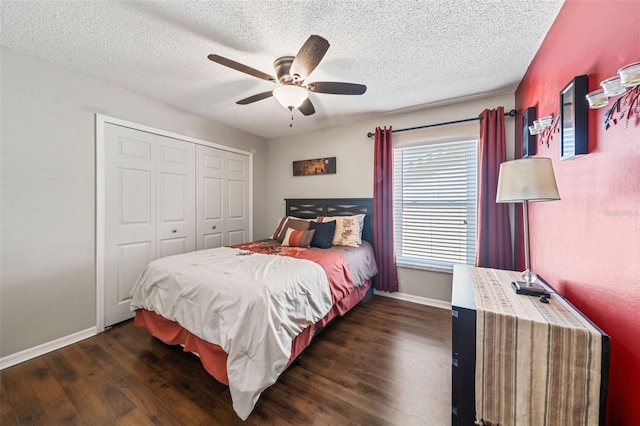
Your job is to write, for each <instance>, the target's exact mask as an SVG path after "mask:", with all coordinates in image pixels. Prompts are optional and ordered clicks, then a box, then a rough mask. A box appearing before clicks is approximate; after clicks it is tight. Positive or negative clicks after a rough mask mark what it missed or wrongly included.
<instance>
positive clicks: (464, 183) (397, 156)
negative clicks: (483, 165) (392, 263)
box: [393, 140, 478, 270]
mask: <svg viewBox="0 0 640 426" xmlns="http://www.w3.org/2000/svg"><path fill="white" fill-rule="evenodd" d="M393 167H394V188H393V191H394V195H393V197H394V205H393V207H394V233H395V249H396V257H397V262H398V264H399V265H405V266H415V267H424V268H436V269H445V270H450V269H453V264H455V263H466V264H469V265H472V264H474V263H475V257H476V228H477V217H476V211H477V193H478V190H477V181H478V177H477V175H478V141H476V140H471V141H457V142H442V143H429V144H424V145H420V146H412V147H407V148H396V149H395V150H394V166H393Z"/></svg>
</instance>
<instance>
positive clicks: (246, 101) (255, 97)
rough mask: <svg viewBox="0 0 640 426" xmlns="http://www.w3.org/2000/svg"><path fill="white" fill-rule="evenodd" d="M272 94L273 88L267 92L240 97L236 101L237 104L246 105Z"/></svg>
mask: <svg viewBox="0 0 640 426" xmlns="http://www.w3.org/2000/svg"><path fill="white" fill-rule="evenodd" d="M271 96H273V90H269V91H268V92H262V93H258V94H257V95H253V96H249V97H248V98H244V99H240V100H239V101H238V102H236V103H237V104H238V105H247V104H251V103H254V102H258V101H261V100H263V99H267V98H268V97H271Z"/></svg>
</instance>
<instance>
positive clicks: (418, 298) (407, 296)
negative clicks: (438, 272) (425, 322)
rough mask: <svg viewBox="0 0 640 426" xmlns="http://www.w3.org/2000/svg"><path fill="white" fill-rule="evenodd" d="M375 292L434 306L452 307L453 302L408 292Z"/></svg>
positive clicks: (374, 291)
mask: <svg viewBox="0 0 640 426" xmlns="http://www.w3.org/2000/svg"><path fill="white" fill-rule="evenodd" d="M373 294H375V295H377V296H384V297H390V298H391V299H399V300H404V301H407V302H413V303H418V304H420V305H427V306H433V307H435V308H441V309H449V310H450V309H451V302H445V301H444V300H439V299H431V298H429V297H422V296H414V295H413V294H407V293H388V292H386V291H378V290H373Z"/></svg>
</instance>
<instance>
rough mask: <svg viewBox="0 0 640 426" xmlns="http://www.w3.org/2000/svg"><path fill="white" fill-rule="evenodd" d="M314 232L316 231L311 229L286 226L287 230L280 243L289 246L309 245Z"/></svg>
mask: <svg viewBox="0 0 640 426" xmlns="http://www.w3.org/2000/svg"><path fill="white" fill-rule="evenodd" d="M315 233H316V231H315V230H313V229H312V230H311V231H299V230H297V229H293V228H288V229H287V232H286V233H285V234H284V239H283V240H282V245H283V246H289V247H309V246H310V245H311V240H312V239H313V235H314V234H315Z"/></svg>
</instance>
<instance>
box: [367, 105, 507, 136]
mask: <svg viewBox="0 0 640 426" xmlns="http://www.w3.org/2000/svg"><path fill="white" fill-rule="evenodd" d="M504 116H505V117H515V116H516V110H515V109H512V110H511V111H509V112H505V113H504ZM476 120H482V118H480V117H474V118H463V119H462V120H455V121H445V122H444V123H435V124H426V125H424V126H418V127H408V128H406V129H398V130H392V131H391V133H399V132H406V131H408V130H418V129H426V128H428V127H438V126H446V125H449V124H458V123H465V122H467V121H476ZM373 136H375V133H371V132H369V133H367V137H368V138H371V137H373Z"/></svg>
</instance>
